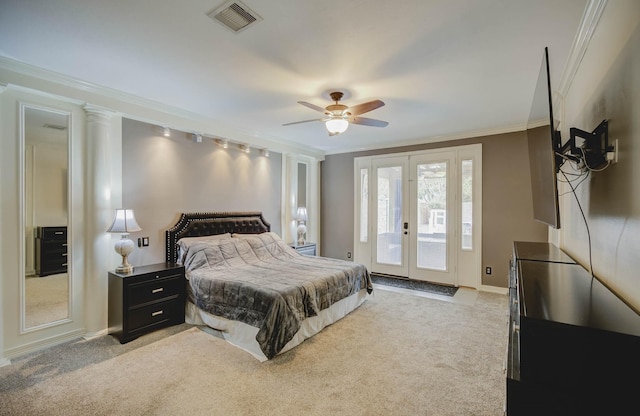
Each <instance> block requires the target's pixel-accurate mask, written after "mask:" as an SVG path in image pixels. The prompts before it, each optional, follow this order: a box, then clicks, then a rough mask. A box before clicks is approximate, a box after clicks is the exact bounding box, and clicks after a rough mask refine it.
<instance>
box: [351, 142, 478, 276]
mask: <svg viewBox="0 0 640 416" xmlns="http://www.w3.org/2000/svg"><path fill="white" fill-rule="evenodd" d="M481 156H482V155H481V147H480V145H472V146H460V147H455V148H447V149H439V150H435V151H424V152H412V153H409V154H403V155H398V154H396V155H387V156H374V157H365V158H356V160H355V177H356V190H357V192H356V200H355V217H356V221H355V224H356V227H355V228H356V230H355V244H354V248H355V250H354V251H355V260H356V261H358V262H361V263H364V264H366V265H367V267H369V269H370V270H371V271H372V272H376V273H384V274H390V275H395V276H403V277H410V278H412V279H417V280H426V281H430V282H435V283H442V284H447V285H454V286H459V285H464V286H470V287H475V288H477V287H479V286H480V276H481V265H480V262H481V251H480V241H481V239H480V233H481V226H480V224H481V218H482V217H481V198H480V196H481Z"/></svg>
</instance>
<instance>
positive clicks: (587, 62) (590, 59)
mask: <svg viewBox="0 0 640 416" xmlns="http://www.w3.org/2000/svg"><path fill="white" fill-rule="evenodd" d="M550 52H551V51H550ZM551 57H552V56H551ZM565 115H566V116H565V117H566V122H565V123H564V126H563V129H562V135H563V138H564V139H565V140H566V139H567V138H568V137H569V136H568V130H569V128H570V127H577V128H579V129H582V130H587V131H591V130H592V129H593V128H595V127H596V126H597V125H598V124H599V123H600V122H601V121H602V120H603V119H607V120H609V138H610V140H616V139H617V140H618V147H619V155H618V157H619V162H618V163H617V164H614V165H612V166H610V167H609V168H607V169H606V170H604V171H602V172H593V173H592V174H591V177H590V178H589V179H588V180H587V181H585V182H584V183H583V184H582V185H580V187H579V188H578V191H577V193H578V197H579V200H580V204H581V205H582V208H583V210H584V212H585V214H586V216H587V223H588V226H589V230H590V234H591V245H592V250H591V253H592V257H593V270H594V272H595V275H596V276H597V277H598V278H600V279H601V280H603V281H604V282H605V283H606V284H607V285H609V286H610V287H611V288H612V289H613V290H614V291H615V292H617V293H618V294H619V295H620V296H621V297H622V298H624V299H625V300H626V301H627V302H628V303H630V304H631V305H632V306H634V307H635V308H636V309H637V310H640V273H639V272H638V270H640V256H639V254H640V169H639V166H640V2H638V1H616V2H611V1H610V2H608V3H607V7H606V8H605V10H604V12H603V15H602V17H601V18H600V22H599V24H598V27H597V29H596V31H595V32H594V35H593V38H592V40H591V42H590V44H589V48H588V50H587V53H586V54H585V56H584V58H583V60H582V63H581V65H580V68H579V70H578V72H577V74H576V77H575V79H574V80H573V82H572V84H571V88H570V90H569V92H568V94H567V95H566V99H565ZM565 198H566V199H565V200H564V201H563V202H564V203H565V204H564V209H563V212H562V213H561V215H562V221H563V224H562V228H561V235H560V238H559V241H560V243H561V244H562V247H563V248H564V249H565V250H566V251H567V252H569V253H570V254H571V255H572V256H573V257H575V258H576V259H577V260H579V261H580V263H582V265H584V266H585V267H586V268H587V269H588V268H589V264H590V262H589V245H588V241H589V239H588V235H587V231H586V230H587V229H586V226H585V223H584V221H583V219H582V216H581V214H580V210H579V208H578V206H577V204H576V202H575V201H574V197H573V196H572V195H568V196H567V197H565Z"/></svg>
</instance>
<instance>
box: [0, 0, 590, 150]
mask: <svg viewBox="0 0 640 416" xmlns="http://www.w3.org/2000/svg"><path fill="white" fill-rule="evenodd" d="M243 2H244V4H246V5H247V6H248V7H249V8H251V9H252V10H253V11H255V12H256V13H257V14H259V15H260V16H261V17H262V19H263V20H262V21H261V22H259V23H258V24H256V25H254V26H253V27H250V28H248V29H246V30H244V31H242V32H239V33H233V32H231V31H230V30H228V29H227V28H225V27H224V26H222V25H221V24H219V23H217V22H214V21H213V20H212V19H210V18H209V17H208V16H207V13H209V12H211V11H212V10H214V9H216V8H217V7H218V6H220V5H221V4H223V3H224V0H188V1H175V0H110V1H105V0H40V1H24V0H2V1H1V2H0V55H3V56H5V57H8V58H11V59H14V60H18V61H22V62H24V63H27V64H30V65H35V66H37V67H41V68H44V69H47V70H50V71H54V72H58V73H61V74H64V75H68V76H71V77H74V78H77V79H79V80H82V81H85V82H89V83H93V84H97V85H100V86H105V87H109V88H112V89H115V90H119V91H123V92H126V93H128V94H133V95H136V96H139V97H143V98H146V99H150V100H154V101H157V102H160V103H163V104H167V105H171V106H173V107H176V108H180V109H183V110H188V111H190V112H193V113H197V114H199V115H202V116H205V117H210V118H211V119H214V120H218V121H219V123H220V125H221V126H222V125H224V126H226V127H229V128H232V129H235V130H236V131H238V132H242V134H249V135H251V136H254V137H257V138H264V139H270V140H276V141H281V142H296V143H298V144H301V145H303V146H308V147H311V148H314V149H318V150H322V151H325V152H326V153H338V152H344V151H351V150H358V149H369V148H376V147H389V146H395V145H401V144H409V143H418V142H427V141H431V140H441V139H443V138H462V137H469V136H474V135H478V134H486V133H491V132H500V131H513V130H519V129H522V128H524V125H525V123H526V121H527V117H528V115H529V110H530V106H531V100H532V98H533V91H534V87H535V84H536V80H537V75H538V70H539V68H540V62H541V59H542V54H543V50H544V47H545V46H548V47H549V54H550V61H551V77H552V87H553V88H557V86H558V83H559V81H560V77H561V75H562V72H563V68H564V65H565V62H566V61H567V56H568V55H569V52H570V50H571V47H572V45H573V42H574V38H575V36H576V33H577V30H578V27H579V24H580V21H581V18H582V15H583V13H584V9H585V6H586V4H587V0H561V1H558V0H535V1H532V0H413V1H409V0H395V1H388V0H340V1H339V0H322V1H310V0H308V1H301V0H268V1H265V0H243ZM332 89H340V90H346V91H347V92H348V94H347V95H348V97H346V99H344V100H343V102H344V104H346V105H355V104H359V103H361V102H364V101H369V100H373V99H381V100H382V101H384V102H385V103H386V105H385V106H384V107H381V108H379V109H377V110H374V111H372V112H370V113H366V114H364V116H365V117H370V118H375V119H381V120H385V121H388V122H389V126H387V127H385V128H376V127H365V126H358V125H352V126H350V128H349V129H348V130H347V132H345V133H344V134H341V135H338V136H334V137H329V136H328V135H327V132H326V130H325V128H324V126H323V125H322V123H320V122H312V123H305V124H298V125H293V126H286V127H284V126H282V124H283V123H288V122H293V121H299V120H307V119H313V118H317V117H318V116H321V114H320V113H317V112H314V111H313V110H311V109H309V108H307V107H304V106H302V105H299V104H297V101H308V102H311V103H313V104H316V105H318V106H321V107H324V106H326V105H328V104H330V101H329V99H328V97H327V95H326V92H328V91H329V90H332ZM210 133H214V134H215V132H210ZM228 138H229V139H233V137H228Z"/></svg>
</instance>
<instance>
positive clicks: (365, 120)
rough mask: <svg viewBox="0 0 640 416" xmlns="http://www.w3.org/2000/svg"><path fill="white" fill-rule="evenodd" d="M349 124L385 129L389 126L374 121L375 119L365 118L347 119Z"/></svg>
mask: <svg viewBox="0 0 640 416" xmlns="http://www.w3.org/2000/svg"><path fill="white" fill-rule="evenodd" d="M349 122H350V123H352V124H360V125H362V126H371V127H387V126H388V125H389V123H388V122H386V121H382V120H376V119H373V118H367V117H352V118H350V119H349Z"/></svg>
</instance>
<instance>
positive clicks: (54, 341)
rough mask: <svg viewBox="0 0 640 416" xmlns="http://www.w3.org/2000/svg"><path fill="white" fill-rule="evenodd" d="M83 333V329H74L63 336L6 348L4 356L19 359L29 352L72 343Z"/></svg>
mask: <svg viewBox="0 0 640 416" xmlns="http://www.w3.org/2000/svg"><path fill="white" fill-rule="evenodd" d="M83 332H84V330H83V329H74V330H72V331H69V332H65V333H63V334H59V335H54V336H52V337H49V338H43V339H40V340H37V341H35V342H31V343H28V344H22V345H19V346H17V347H14V348H8V349H6V350H4V355H5V356H6V357H7V358H15V357H20V356H22V355H25V354H28V353H30V352H35V351H40V350H43V349H45V348H49V347H53V346H56V345H59V344H63V343H65V342H68V341H73V340H75V339H78V338H80V337H81V336H82V333H83Z"/></svg>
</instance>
